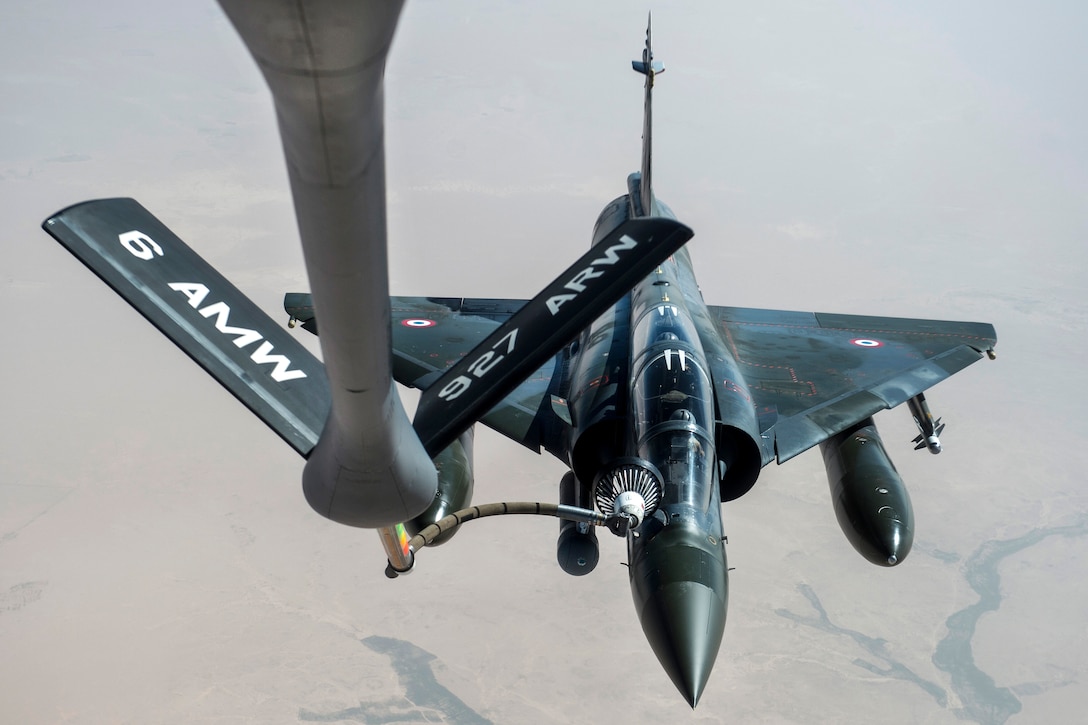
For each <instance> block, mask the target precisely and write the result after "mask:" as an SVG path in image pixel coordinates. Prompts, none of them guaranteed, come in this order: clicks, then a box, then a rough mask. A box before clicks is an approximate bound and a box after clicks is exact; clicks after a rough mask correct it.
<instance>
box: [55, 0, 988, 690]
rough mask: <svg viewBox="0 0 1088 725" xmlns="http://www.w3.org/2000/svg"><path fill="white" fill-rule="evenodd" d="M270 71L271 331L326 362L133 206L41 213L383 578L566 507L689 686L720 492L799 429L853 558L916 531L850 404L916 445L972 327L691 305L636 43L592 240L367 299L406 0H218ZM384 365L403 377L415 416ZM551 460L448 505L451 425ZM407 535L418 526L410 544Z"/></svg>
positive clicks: (687, 268)
mask: <svg viewBox="0 0 1088 725" xmlns="http://www.w3.org/2000/svg"><path fill="white" fill-rule="evenodd" d="M221 2H222V5H223V6H224V9H225V10H226V12H227V15H228V16H229V17H230V19H231V21H232V22H233V24H234V26H235V27H236V29H237V30H238V32H239V34H240V35H241V36H242V38H243V39H244V40H245V42H246V44H247V46H248V47H249V50H250V52H251V53H252V55H253V57H254V59H255V60H256V61H257V63H258V65H259V66H260V68H261V71H262V72H263V73H264V76H265V78H266V80H267V82H268V85H269V88H270V90H271V91H272V94H273V97H274V99H275V104H276V114H277V119H278V122H279V127H280V134H281V136H282V139H283V146H284V153H285V156H286V161H287V167H288V172H289V177H290V181H291V189H292V194H293V197H294V203H295V211H296V215H297V218H298V225H299V232H300V236H301V240H302V244H303V249H304V252H305V257H306V266H307V272H308V276H309V280H310V284H311V289H312V297H311V295H309V294H289V295H287V297H286V300H285V306H286V308H287V312H288V314H289V316H290V322H291V326H294V325H295V323H299V322H301V324H302V326H303V327H304V328H305V329H307V330H309V331H310V332H313V333H315V334H316V333H318V332H320V343H321V348H322V353H323V358H324V360H323V362H320V361H318V360H317V359H316V358H315V357H314V356H313V355H311V354H310V353H309V352H308V351H307V350H306V349H305V348H304V347H303V345H302V344H301V343H300V342H299V341H298V340H296V339H295V338H294V337H293V336H292V335H291V334H290V333H288V332H287V331H286V330H284V329H282V328H281V327H279V326H278V325H277V324H276V323H274V322H273V321H272V320H271V319H270V318H269V317H268V316H267V315H265V314H264V313H263V312H262V311H261V310H260V309H259V308H257V307H256V306H255V305H254V304H253V303H252V302H250V301H249V300H248V299H246V297H245V296H244V295H242V294H241V292H239V291H238V290H237V289H236V288H235V287H233V286H232V285H231V284H230V283H229V282H227V280H226V279H224V278H223V277H222V276H220V275H219V274H218V273H216V272H215V271H214V270H213V269H212V268H211V267H210V266H209V265H208V264H207V263H205V262H204V261H203V260H202V259H200V258H199V257H198V256H197V255H196V254H195V253H194V252H193V251H192V250H190V249H189V248H188V247H187V246H186V245H185V244H184V243H183V242H182V241H181V240H180V239H178V238H177V237H176V236H174V235H173V234H172V233H171V232H170V231H169V230H168V229H167V228H166V227H165V226H163V224H162V223H161V222H159V221H158V220H157V219H155V217H153V216H152V215H151V214H150V213H148V212H147V210H145V209H144V208H143V207H141V206H140V205H139V204H137V203H136V202H135V201H133V200H131V199H107V200H101V201H92V202H86V203H83V204H78V205H76V206H73V207H70V208H68V209H65V210H64V211H61V212H59V213H58V214H56V215H55V216H53V217H50V218H49V219H48V220H46V222H45V223H44V225H43V226H44V228H45V230H46V231H47V232H49V233H50V234H51V235H52V236H54V237H55V238H56V239H57V240H58V241H60V242H61V243H62V244H63V245H65V247H67V248H68V249H69V250H70V251H72V252H73V253H74V254H75V255H76V256H77V257H78V258H79V259H80V260H81V261H82V262H84V263H85V264H86V265H87V266H88V267H90V268H91V269H92V270H93V271H94V272H95V273H96V274H98V275H99V276H100V277H102V279H103V280H105V281H106V282H107V283H108V284H110V285H111V286H112V287H113V288H114V289H115V290H117V291H118V292H119V293H120V294H121V295H123V296H124V297H125V298H126V299H127V300H128V301H129V302H130V303H131V304H132V305H133V306H134V307H136V309H137V310H139V311H140V312H141V313H142V314H144V315H145V316H146V317H147V318H148V319H149V320H150V321H151V322H152V323H153V324H154V325H155V326H157V327H158V328H159V329H160V330H161V331H163V332H164V333H165V334H166V335H167V336H169V337H170V338H171V339H172V340H173V341H174V342H175V343H176V344H177V345H178V346H180V347H181V348H182V349H183V350H184V351H185V352H186V353H188V354H189V355H190V356H191V357H192V358H193V359H194V360H195V361H196V362H198V363H199V364H200V365H202V366H203V367H204V368H205V369H206V370H207V371H208V372H209V373H211V374H212V375H213V376H214V377H215V378H216V379H217V380H219V382H220V383H222V384H223V385H224V386H225V387H226V388H227V389H228V390H230V392H231V393H233V394H234V395H235V396H237V397H238V398H239V399H240V400H241V401H242V402H243V403H245V404H246V405H247V406H248V407H249V408H250V409H251V410H252V411H253V412H254V413H256V414H257V415H258V416H260V418H261V419H262V420H264V421H265V422H266V423H267V424H268V425H269V426H270V427H271V428H272V429H273V430H274V431H275V432H276V433H278V434H279V435H280V436H282V437H283V438H284V439H285V440H286V441H287V442H288V443H289V444H290V445H291V446H293V447H294V448H295V450H297V451H298V452H299V453H300V454H301V455H302V456H303V457H304V458H305V459H306V465H305V469H304V471H303V476H302V478H303V488H304V491H305V494H306V498H307V500H308V501H309V503H310V504H311V505H312V506H313V508H314V509H315V510H317V511H318V512H319V513H320V514H322V515H323V516H326V517H328V518H330V519H332V520H334V521H338V522H341V523H344V524H348V525H352V526H359V527H366V528H375V529H377V530H378V531H379V533H380V534H381V541H382V543H383V545H384V546H385V551H386V556H387V559H388V564H389V566H388V570H387V571H388V573H389V574H390V575H391V576H396V574H397V573H398V572H405V571H408V570H409V569H410V568H411V567H412V565H413V562H414V555H415V552H417V551H418V550H419V549H420V548H421V547H422V546H424V545H427V544H430V543H437V542H441V541H443V540H447V539H448V538H449V537H450V536H451V535H452V533H453V532H454V531H455V530H456V526H457V525H458V524H459V523H460V522H463V521H465V520H468V519H471V518H474V517H478V516H482V515H487V514H490V513H496V512H500V513H501V512H513V513H549V514H552V515H557V516H559V517H560V518H561V519H562V521H561V524H560V533H559V540H558V559H559V565H560V566H561V567H562V568H563V569H564V570H565V571H566V572H568V573H570V574H574V575H583V574H586V573H588V572H589V571H591V570H592V569H593V568H594V566H595V565H596V563H597V559H598V550H597V539H596V534H595V528H594V526H595V525H606V526H607V528H608V529H609V530H610V531H612V532H613V533H615V534H617V535H619V536H623V537H625V538H626V541H627V547H628V557H629V571H630V581H631V591H632V594H633V596H634V602H635V609H636V611H637V613H638V616H639V619H640V621H641V624H642V628H643V631H644V632H645V634H646V637H647V639H648V640H649V642H650V646H651V647H652V648H653V650H654V652H655V654H656V655H657V657H658V659H659V660H660V662H661V664H662V666H663V667H664V669H665V671H666V672H667V673H668V675H669V677H670V678H671V679H672V681H673V683H674V684H675V685H676V687H677V688H678V689H679V690H680V692H681V693H682V694H683V696H684V698H685V699H686V700H687V701H688V702H689V703H690V704H691V706H692V707H694V706H695V705H696V703H697V702H698V700H699V697H700V695H701V694H702V692H703V691H704V688H705V687H706V683H707V680H708V678H709V676H710V671H711V669H712V667H713V665H714V661H715V659H716V657H717V653H718V649H719V647H720V645H721V639H722V633H723V630H724V626H725V616H726V604H727V599H728V573H727V572H728V569H727V565H726V553H725V537H724V532H723V527H722V517H721V504H722V502H725V501H732V500H734V499H736V498H738V497H740V496H742V495H743V494H744V493H745V492H747V491H748V490H749V489H751V487H752V485H753V484H754V483H755V481H756V478H757V477H758V476H759V473H760V470H761V469H762V468H763V467H764V466H766V465H767V464H769V463H770V462H771V461H774V460H777V462H778V463H783V462H785V461H787V460H789V459H790V458H792V457H794V456H796V455H797V454H799V453H801V452H802V451H804V450H806V449H808V448H811V447H813V446H816V445H819V446H820V447H821V449H822V452H823V457H824V462H825V465H826V467H827V474H828V481H829V483H830V486H831V492H832V498H833V501H834V505H835V512H836V514H837V517H838V520H839V523H840V525H841V526H842V529H843V532H844V533H845V534H846V536H847V538H848V539H849V540H850V542H851V543H852V544H853V546H854V547H855V548H856V549H857V550H858V552H860V553H861V554H862V555H863V556H864V557H865V558H866V559H868V560H869V561H871V562H873V563H875V564H878V565H881V566H894V565H896V564H898V563H899V562H901V561H903V559H904V558H905V557H906V555H907V553H908V552H909V551H910V547H911V543H912V540H913V532H914V523H913V516H912V511H911V504H910V499H909V497H908V495H907V491H906V489H905V487H904V485H903V482H902V481H901V480H900V478H899V476H898V474H897V473H896V470H895V467H894V466H893V465H892V463H891V461H890V460H889V458H888V454H887V453H886V451H885V449H884V444H883V443H882V441H881V439H880V437H879V435H878V434H877V430H876V427H875V425H874V424H873V419H872V417H871V416H872V415H873V414H874V413H876V412H877V411H879V410H882V409H886V408H892V407H894V406H897V405H899V404H900V403H904V402H906V403H908V405H909V408H910V410H911V412H912V414H913V415H914V418H915V420H916V422H917V424H918V428H919V436H918V437H917V438H916V439H915V441H914V442H915V443H917V444H918V446H917V447H918V448H923V447H924V448H928V449H929V450H930V451H931V452H933V453H938V452H940V441H939V439H938V435H939V434H940V432H941V429H942V428H943V426H942V425H941V423H940V421H939V420H935V419H934V418H933V416H932V415H931V414H930V410H929V407H928V405H927V403H926V400H925V398H924V396H923V391H924V390H926V389H927V388H929V387H931V386H932V385H934V384H936V383H938V382H940V381H941V380H944V379H945V378H947V377H948V376H950V375H952V374H953V373H955V372H957V371H959V370H961V369H962V368H964V367H966V366H967V365H970V364H971V363H973V362H974V361H976V360H978V359H980V358H981V357H982V355H983V354H984V353H988V354H989V355H990V356H991V357H992V356H993V347H994V344H995V342H996V335H995V332H994V328H993V327H992V326H991V325H988V324H982V323H971V322H937V321H930V320H913V319H900V318H888V317H864V316H857V315H842V314H822V313H815V314H814V313H810V312H784V311H776V310H759V309H744V308H736V307H720V306H714V305H707V304H706V303H705V302H704V300H703V296H702V293H701V292H700V290H699V287H698V286H697V284H696V281H695V273H694V269H693V266H692V263H691V259H690V257H689V255H688V253H687V251H686V250H685V249H684V248H683V244H684V243H685V242H686V241H687V240H688V239H689V238H690V237H691V234H692V233H691V231H690V230H689V229H687V228H686V227H684V226H683V225H681V224H680V223H679V222H677V221H676V217H675V216H674V215H673V213H672V211H671V210H670V209H669V208H668V207H666V206H665V205H664V204H663V203H662V202H660V201H659V200H658V199H657V198H656V197H655V196H654V192H653V188H652V186H651V183H650V181H651V176H650V174H651V94H652V91H653V86H654V81H655V79H656V77H657V76H658V75H659V74H660V73H661V72H662V71H663V70H664V68H663V67H662V66H661V64H660V63H658V62H657V61H655V60H654V58H653V53H652V51H651V47H650V33H649V30H647V34H646V48H645V50H644V51H643V54H642V58H641V60H638V61H635V62H634V63H633V66H634V69H635V70H636V71H637V72H638V73H640V74H642V75H643V76H644V77H645V96H646V100H645V125H644V131H643V134H644V135H643V153H642V168H641V170H640V171H639V172H636V173H633V174H631V175H630V176H629V177H628V179H627V193H626V194H624V195H623V196H620V197H619V198H617V199H615V200H614V201H612V202H610V203H609V204H607V205H606V206H605V208H604V211H602V212H601V214H600V217H599V218H598V219H597V223H596V227H595V229H594V232H593V238H592V245H591V247H590V249H589V251H588V252H587V253H586V254H585V255H584V256H583V257H582V258H581V259H579V260H578V261H577V262H575V264H574V265H572V266H571V267H570V268H569V269H567V270H566V271H565V272H564V273H563V274H561V275H559V277H558V278H557V279H556V280H555V282H553V283H552V284H551V285H549V286H548V287H547V288H546V289H545V290H544V291H543V292H541V293H540V294H539V295H537V296H536V297H535V298H533V299H532V300H528V301H524V300H505V299H476V298H456V299H448V298H406V297H393V298H390V297H389V290H388V273H387V266H386V229H385V180H384V153H383V146H382V123H383V119H382V76H383V72H384V64H385V59H386V55H387V52H388V50H389V47H390V44H391V42H392V37H393V33H394V30H395V28H396V23H397V19H398V17H399V13H400V4H399V3H397V2H386V1H384V0H379V1H376V2H369V3H367V2H348V1H347V0H327V1H325V2H313V3H307V4H299V3H294V2H286V1H285V0H284V1H281V2H267V3H261V4H259V5H258V4H251V3H246V2H244V0H221ZM394 381H396V382H399V383H402V384H405V385H409V386H413V387H416V388H420V389H421V390H422V391H423V393H422V397H421V399H420V403H419V406H418V408H417V411H416V414H415V417H414V421H413V422H411V423H409V421H408V418H407V415H406V413H405V412H404V409H403V408H402V406H401V402H400V398H399V395H398V393H397V390H396V386H395V385H394ZM477 421H479V422H482V423H483V424H484V425H487V426H488V427H490V428H493V429H494V430H496V431H498V432H500V433H502V434H503V435H505V436H507V437H509V438H511V439H513V440H514V441H516V442H518V443H520V444H522V445H523V446H525V447H526V448H528V449H530V450H533V451H536V452H540V451H541V450H546V451H547V452H549V453H551V454H552V455H554V456H556V457H557V458H558V459H559V460H560V461H562V462H563V463H565V464H566V465H567V466H569V468H570V471H569V472H568V473H567V474H566V475H565V476H564V477H563V479H562V481H561V482H560V485H559V491H558V499H559V504H558V505H556V504H499V505H492V506H481V507H473V508H469V506H470V498H471V495H472V463H471V461H472V426H473V425H474V424H475V423H476V422H477ZM409 537H412V538H411V539H410V540H409Z"/></svg>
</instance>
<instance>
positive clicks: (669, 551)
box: [631, 526, 728, 708]
mask: <svg viewBox="0 0 1088 725" xmlns="http://www.w3.org/2000/svg"><path fill="white" fill-rule="evenodd" d="M632 559H633V561H632V564H631V577H632V579H631V587H632V592H633V594H634V597H635V607H636V609H637V610H638V612H639V619H640V620H641V622H642V630H643V632H645V634H646V639H647V641H649V643H650V647H651V648H652V649H653V651H654V654H655V655H657V659H658V661H659V662H660V663H661V666H662V667H663V668H664V669H665V672H666V673H667V674H668V676H669V679H671V680H672V682H673V684H674V685H676V688H677V689H678V690H679V691H680V694H682V695H683V696H684V698H685V699H686V700H687V702H688V704H690V705H691V706H692V708H694V707H695V706H696V705H697V704H698V702H699V698H700V697H701V696H702V694H703V690H704V689H705V687H706V683H707V680H708V679H709V678H710V672H711V670H712V669H713V668H714V661H715V659H716V658H717V656H718V649H719V648H720V647H721V643H722V634H723V632H724V631H725V613H726V606H727V604H728V581H727V575H726V562H725V550H724V548H723V547H722V546H721V544H720V543H717V542H715V543H711V542H710V539H709V537H707V535H706V534H705V533H702V532H698V531H694V530H691V529H686V528H682V527H679V526H669V527H666V528H665V530H664V531H662V532H661V533H659V534H658V535H657V536H656V537H654V539H653V540H652V541H650V542H649V543H648V544H647V545H646V546H645V547H643V548H641V549H640V550H638V551H636V552H635V553H634V556H633V557H632Z"/></svg>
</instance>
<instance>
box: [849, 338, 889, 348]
mask: <svg viewBox="0 0 1088 725" xmlns="http://www.w3.org/2000/svg"><path fill="white" fill-rule="evenodd" d="M850 344H851V345H857V346H858V347H884V343H882V342H881V341H880V340H873V339H871V338H868V337H855V338H854V339H853V340H851V341H850Z"/></svg>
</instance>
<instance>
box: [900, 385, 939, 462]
mask: <svg viewBox="0 0 1088 725" xmlns="http://www.w3.org/2000/svg"><path fill="white" fill-rule="evenodd" d="M907 405H908V407H910V414H911V415H913V416H914V423H915V425H917V426H918V435H917V436H916V437H915V438H914V441H913V442H914V443H916V444H917V445H915V446H914V450H916V451H920V450H922V449H923V448H928V449H929V452H930V453H932V454H933V455H937V454H938V453H940V452H941V439H940V438H938V437H937V436H939V435H940V434H941V432H942V431H944V423H942V422H941V419H940V418H937V419H936V420H934V419H933V413H931V412H929V403H927V402H926V396H925V394H923V393H918V395H915V396H914V397H913V398H911V399H910V400H908V401H907Z"/></svg>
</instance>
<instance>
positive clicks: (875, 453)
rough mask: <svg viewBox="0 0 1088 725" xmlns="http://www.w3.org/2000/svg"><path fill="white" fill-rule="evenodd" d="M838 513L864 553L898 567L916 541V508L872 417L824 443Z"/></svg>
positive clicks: (844, 528) (882, 563)
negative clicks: (913, 507) (912, 506)
mask: <svg viewBox="0 0 1088 725" xmlns="http://www.w3.org/2000/svg"><path fill="white" fill-rule="evenodd" d="M820 451H821V452H822V453H823V457H824V467H825V468H826V469H827V482H828V484H829V485H830V486H831V499H832V503H833V504H834V505H835V518H837V519H838V521H839V527H840V528H841V529H842V532H843V533H844V534H845V535H846V538H847V540H849V541H850V543H851V544H852V545H853V547H854V548H855V549H856V550H857V551H858V553H859V554H861V555H862V556H864V557H865V558H866V559H867V560H869V561H871V562H872V563H874V564H877V565H878V566H895V565H896V564H898V563H899V562H901V561H903V559H905V558H906V556H907V554H908V553H910V547H911V544H912V543H913V542H914V511H913V509H912V508H911V505H910V495H909V494H908V493H907V488H906V486H904V485H903V479H901V478H900V477H899V473H898V472H897V471H896V470H895V466H894V465H893V464H892V461H891V459H890V458H889V457H888V453H887V451H886V450H885V449H884V443H883V441H881V439H880V435H879V434H878V433H877V430H876V425H875V424H874V423H873V419H872V418H866V419H865V420H863V421H861V422H860V423H858V424H856V425H854V426H852V427H850V428H847V429H846V430H844V431H843V432H841V433H838V434H836V435H834V436H832V437H831V438H829V439H828V440H826V441H824V442H823V443H821V444H820Z"/></svg>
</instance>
